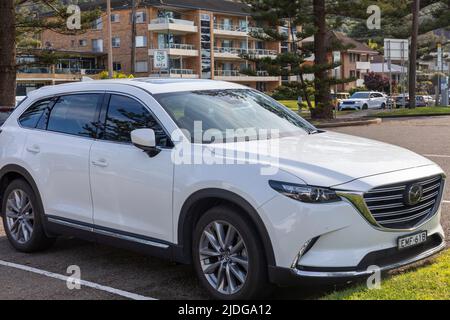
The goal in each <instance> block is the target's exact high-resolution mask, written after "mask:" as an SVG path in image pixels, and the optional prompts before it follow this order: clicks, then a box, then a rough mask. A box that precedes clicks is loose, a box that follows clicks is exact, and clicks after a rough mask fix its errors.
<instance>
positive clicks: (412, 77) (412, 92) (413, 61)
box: [409, 0, 420, 109]
mask: <svg viewBox="0 0 450 320" xmlns="http://www.w3.org/2000/svg"><path fill="white" fill-rule="evenodd" d="M411 7H412V14H413V21H412V33H411V49H410V52H409V107H410V108H412V109H413V108H415V107H416V73H417V37H418V34H419V11H420V0H413V2H412V4H411Z"/></svg>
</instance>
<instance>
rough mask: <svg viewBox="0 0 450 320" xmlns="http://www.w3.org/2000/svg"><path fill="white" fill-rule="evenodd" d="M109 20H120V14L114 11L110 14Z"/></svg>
mask: <svg viewBox="0 0 450 320" xmlns="http://www.w3.org/2000/svg"><path fill="white" fill-rule="evenodd" d="M111 22H120V14H118V13H114V14H112V15H111Z"/></svg>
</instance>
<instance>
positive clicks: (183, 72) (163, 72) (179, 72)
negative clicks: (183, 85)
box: [153, 68, 195, 75]
mask: <svg viewBox="0 0 450 320" xmlns="http://www.w3.org/2000/svg"><path fill="white" fill-rule="evenodd" d="M158 74H159V75H170V74H174V75H194V74H195V72H194V70H192V69H177V68H172V69H169V70H161V71H155V72H153V75H158Z"/></svg>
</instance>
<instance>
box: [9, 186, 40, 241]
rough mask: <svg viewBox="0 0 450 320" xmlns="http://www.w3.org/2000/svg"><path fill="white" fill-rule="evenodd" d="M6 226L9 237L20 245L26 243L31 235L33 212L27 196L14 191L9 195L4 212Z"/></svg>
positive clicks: (20, 191)
mask: <svg viewBox="0 0 450 320" xmlns="http://www.w3.org/2000/svg"><path fill="white" fill-rule="evenodd" d="M5 217H6V224H7V226H8V230H9V232H10V234H11V236H12V237H13V238H14V240H15V241H17V242H18V243H20V244H25V243H27V242H28V241H29V240H30V239H31V236H32V234H33V228H34V210H33V205H32V204H31V200H30V197H29V196H28V194H27V193H26V192H25V191H23V190H21V189H15V190H13V191H12V192H11V193H10V194H9V195H8V199H7V202H6V210H5Z"/></svg>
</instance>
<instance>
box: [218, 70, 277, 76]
mask: <svg viewBox="0 0 450 320" xmlns="http://www.w3.org/2000/svg"><path fill="white" fill-rule="evenodd" d="M214 75H215V76H216V77H247V76H248V75H246V74H242V73H241V72H240V71H239V70H214ZM256 76H257V77H268V76H269V73H268V72H267V71H256Z"/></svg>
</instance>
